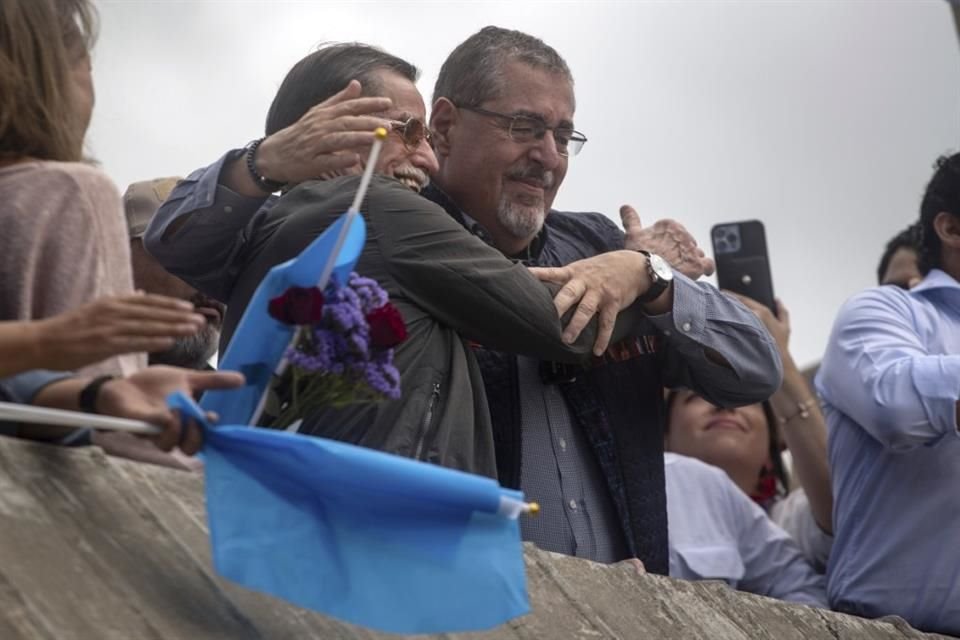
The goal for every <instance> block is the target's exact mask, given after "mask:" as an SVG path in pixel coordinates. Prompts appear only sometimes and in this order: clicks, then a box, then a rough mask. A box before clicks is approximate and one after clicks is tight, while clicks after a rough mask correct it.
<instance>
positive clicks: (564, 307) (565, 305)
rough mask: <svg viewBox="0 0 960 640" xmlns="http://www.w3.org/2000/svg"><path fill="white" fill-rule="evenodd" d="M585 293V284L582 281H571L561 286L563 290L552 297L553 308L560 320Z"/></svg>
mask: <svg viewBox="0 0 960 640" xmlns="http://www.w3.org/2000/svg"><path fill="white" fill-rule="evenodd" d="M586 292H587V283H585V282H584V281H583V280H579V279H577V280H571V281H570V282H568V283H567V284H565V285H563V288H562V289H560V291H558V292H557V295H555V296H554V297H553V306H554V307H556V309H557V315H558V316H559V317H561V318H562V317H563V316H565V315H566V314H567V311H569V310H570V309H572V308H573V305H575V304H577V302H579V301H580V299H581V298H582V297H583V294H584V293H586Z"/></svg>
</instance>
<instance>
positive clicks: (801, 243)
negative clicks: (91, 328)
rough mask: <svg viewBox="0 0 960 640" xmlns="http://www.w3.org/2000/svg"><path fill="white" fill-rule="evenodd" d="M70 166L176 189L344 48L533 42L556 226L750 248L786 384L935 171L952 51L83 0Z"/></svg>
mask: <svg viewBox="0 0 960 640" xmlns="http://www.w3.org/2000/svg"><path fill="white" fill-rule="evenodd" d="M98 7H99V10H100V15H101V34H100V40H99V42H98V44H97V48H96V51H95V57H94V78H95V82H96V89H97V106H96V109H95V111H94V120H93V126H92V129H91V131H90V136H89V138H88V140H89V143H90V144H89V148H90V151H91V152H92V153H93V154H94V155H95V156H96V157H98V158H99V159H100V160H101V161H102V162H103V165H104V168H105V169H106V171H107V172H108V173H109V174H110V175H111V176H112V177H113V178H114V180H116V182H117V183H118V185H120V188H121V189H123V188H125V187H126V185H127V184H128V183H130V182H132V181H135V180H143V179H147V178H153V177H159V176H167V175H185V174H187V173H189V172H190V171H192V170H193V169H195V168H197V167H200V166H203V165H206V164H209V163H210V162H212V161H214V160H216V159H217V158H218V157H219V156H220V155H222V154H223V153H224V152H225V151H226V150H228V149H230V148H233V147H239V146H242V145H244V144H245V143H246V142H248V141H249V140H251V139H253V138H256V137H259V136H260V135H262V131H263V121H264V117H265V115H266V112H267V108H268V106H269V104H270V101H271V99H272V98H273V94H274V92H275V91H276V89H277V87H278V86H279V84H280V81H281V80H282V79H283V76H284V75H285V73H286V72H287V70H288V69H289V68H290V67H291V66H292V65H293V63H294V62H296V61H297V60H298V59H300V58H301V57H302V56H304V55H306V54H307V53H309V52H310V51H311V50H312V49H313V48H314V47H315V46H316V45H317V44H319V43H321V42H324V41H351V40H356V41H361V42H367V43H370V44H375V45H378V46H381V47H383V48H384V49H386V50H388V51H390V52H391V53H394V54H396V55H399V56H401V57H403V58H405V59H407V60H409V61H411V62H413V63H415V64H417V65H418V66H419V67H420V68H421V69H422V70H423V76H422V79H421V82H420V88H421V91H422V92H423V93H424V95H425V97H426V98H427V102H428V104H429V98H430V94H431V92H432V87H433V83H434V81H435V79H436V74H437V72H438V70H439V67H440V64H441V63H442V62H443V59H444V58H445V57H446V55H447V54H448V53H449V52H450V51H451V50H452V49H453V47H455V46H456V45H457V44H458V43H459V42H461V41H462V40H463V39H465V38H466V37H467V36H469V35H470V34H471V33H474V32H475V31H477V30H478V29H480V28H481V27H483V26H485V25H487V24H496V25H499V26H503V27H509V28H515V29H520V30H523V31H526V32H528V33H531V34H534V35H536V36H538V37H541V38H543V39H544V40H545V41H546V42H547V43H548V44H550V45H552V46H553V47H555V48H556V49H557V50H558V51H559V52H560V53H561V54H562V55H563V56H564V57H565V58H566V59H567V62H568V63H569V64H570V67H571V69H572V70H573V73H574V77H575V78H576V91H577V115H576V126H577V128H578V129H579V130H581V131H583V132H584V133H586V134H587V136H588V137H589V139H590V141H589V143H588V144H587V145H586V147H585V148H584V150H583V152H582V153H581V154H580V155H579V156H577V157H576V158H574V159H573V160H572V161H571V167H570V170H569V172H568V174H567V178H566V181H565V182H564V184H563V187H562V188H561V189H560V194H559V196H558V198H557V201H556V203H555V206H556V207H557V208H559V209H566V210H590V211H600V212H602V213H605V214H606V215H608V216H611V217H612V218H614V219H615V220H617V222H618V223H619V216H618V209H619V206H620V205H621V204H624V203H629V204H632V205H634V206H635V207H636V208H637V210H638V211H639V212H640V215H641V218H642V219H643V220H644V221H646V222H653V221H654V220H656V219H658V218H664V217H671V218H675V219H677V220H679V221H681V222H683V223H684V224H685V225H686V226H687V227H688V228H689V229H690V230H691V231H692V232H693V233H694V235H695V236H696V237H697V238H698V240H699V241H700V243H701V245H705V246H709V237H708V235H707V234H708V231H709V229H710V227H711V226H712V225H714V224H716V223H718V222H727V221H735V220H745V219H751V218H758V219H761V220H763V222H764V224H765V225H766V228H767V242H768V245H769V249H770V256H771V258H770V259H771V263H772V267H773V278H774V288H775V290H776V293H777V295H778V296H779V297H781V298H782V299H783V300H784V302H785V304H786V305H787V307H788V308H789V309H790V311H791V315H792V320H793V338H792V339H791V350H792V351H793V353H794V356H795V357H796V359H797V361H798V363H800V364H801V365H804V364H808V363H810V362H813V361H815V360H818V359H819V357H820V354H821V352H822V350H823V348H824V345H825V344H826V340H827V337H828V335H829V331H830V326H831V323H832V320H833V317H834V314H835V312H836V310H837V308H838V307H839V305H840V304H841V303H842V302H843V301H844V300H845V299H846V298H847V297H849V296H850V295H851V294H853V293H855V292H856V291H858V290H860V289H862V288H864V287H866V286H870V285H872V284H873V282H874V278H875V275H874V272H875V269H876V263H877V261H878V260H879V257H880V253H881V250H882V247H883V245H884V244H885V243H886V241H887V240H888V239H889V238H890V237H892V236H893V235H894V233H896V232H897V231H899V230H900V229H901V228H903V227H905V226H906V225H907V224H908V223H909V222H910V221H912V220H913V219H914V218H915V217H916V215H917V210H918V205H919V199H920V196H921V194H922V191H923V187H924V185H925V182H926V180H927V179H928V178H929V176H930V174H931V172H932V169H931V165H932V163H933V160H934V159H935V158H936V156H937V155H939V154H941V153H943V152H946V151H950V150H955V149H956V148H957V147H958V144H957V140H958V134H960V77H958V76H960V48H958V45H957V40H956V36H955V35H954V32H953V23H952V19H951V17H950V12H949V9H948V6H947V4H946V3H944V2H941V1H940V0H902V1H898V0H887V1H852V0H848V1H846V2H827V1H814V0H809V1H802V2H801V1H794V2H788V1H769V2H762V1H760V0H755V1H740V2H737V1H727V2H720V1H706V0H704V1H700V2H694V1H679V0H678V1H674V2H590V3H586V2H583V3H573V2H563V3H561V2H557V3H548V2H520V1H515V2H470V3H466V2H447V3H437V2H430V3H427V2H357V1H354V2H344V3H338V2H323V3H320V2H227V1H221V2H173V1H168V2H139V1H134V0H129V1H119V0H114V1H110V0H101V1H100V2H99V3H98Z"/></svg>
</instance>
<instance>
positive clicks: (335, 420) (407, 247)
mask: <svg viewBox="0 0 960 640" xmlns="http://www.w3.org/2000/svg"><path fill="white" fill-rule="evenodd" d="M358 183H359V178H357V177H344V178H338V179H335V180H327V181H311V182H306V183H302V184H300V185H298V186H297V187H296V188H295V189H293V190H291V191H290V192H289V193H287V194H285V195H284V196H283V197H282V198H281V199H280V201H279V202H278V203H277V204H276V206H275V207H274V208H273V209H272V210H271V211H270V213H269V214H268V215H267V216H266V218H264V220H263V222H262V223H261V224H259V225H257V226H256V227H255V228H254V229H252V230H251V236H250V237H249V238H248V241H247V242H246V248H245V253H244V255H243V256H241V261H240V263H241V264H242V265H243V267H242V268H241V271H240V273H239V274H238V277H237V280H236V284H235V286H234V287H233V290H232V293H231V296H230V300H229V301H228V317H227V319H226V322H225V327H226V328H227V330H229V328H231V327H235V326H236V322H237V321H238V320H239V317H240V315H241V314H242V312H243V310H244V309H245V307H246V305H247V303H248V302H249V300H250V298H251V297H252V295H253V293H254V291H255V289H256V287H257V285H258V284H259V282H260V280H261V279H262V278H263V276H264V275H265V274H266V273H267V271H269V269H270V268H271V267H273V266H274V265H276V264H279V263H281V262H283V261H285V260H288V259H290V258H292V257H294V256H296V255H297V254H299V253H300V251H302V250H303V249H304V248H305V247H306V246H307V245H308V244H309V243H310V242H311V241H312V240H313V239H314V238H316V237H317V235H319V234H320V233H322V232H323V231H324V230H325V229H326V228H327V227H328V226H329V225H330V224H332V223H333V222H334V221H335V220H336V219H337V218H338V217H339V216H340V215H341V214H343V213H344V212H345V211H346V210H347V208H348V207H349V206H350V203H351V201H352V199H353V196H354V193H355V191H356V188H357V185H358ZM361 213H362V214H363V217H364V220H365V222H366V224H367V241H366V245H365V247H364V250H363V253H362V255H361V257H360V260H359V262H358V263H357V267H356V271H357V272H358V273H359V274H360V275H362V276H366V277H368V278H373V279H375V280H377V281H378V282H379V283H380V286H382V287H383V288H384V289H386V291H387V292H388V293H389V294H390V299H391V302H393V304H394V305H396V307H397V308H398V309H399V310H400V311H401V313H402V314H403V317H404V320H405V321H406V324H407V330H408V338H407V340H406V341H405V342H404V343H402V344H401V345H400V346H399V347H398V348H397V351H396V354H395V364H396V366H397V368H398V369H399V371H400V374H401V388H402V397H401V399H399V400H396V401H386V402H381V403H378V404H375V405H373V404H368V405H356V406H351V407H347V408H344V409H340V410H333V409H330V410H324V411H320V412H317V413H315V414H313V415H309V416H304V422H303V425H302V426H301V427H300V431H301V432H302V433H309V434H314V435H318V436H323V437H326V438H333V439H336V440H342V441H345V442H351V443H354V444H358V445H362V446H365V447H370V448H373V449H380V450H383V451H389V452H391V453H396V454H399V455H403V456H407V457H411V458H417V459H420V460H425V461H429V462H433V463H436V464H440V465H443V466H446V467H453V468H456V469H462V470H465V471H470V472H473V473H479V474H483V475H487V476H491V477H495V476H496V465H495V464H494V449H493V437H492V430H491V425H490V414H489V411H488V409H487V401H486V397H485V395H484V390H483V381H482V379H481V377H480V371H479V369H478V367H477V363H476V360H475V358H474V355H473V353H472V350H471V348H470V347H469V345H468V343H467V341H470V340H472V341H476V342H478V343H480V344H482V345H484V346H485V347H488V348H491V349H496V350H500V351H508V352H513V353H517V354H523V355H529V356H534V357H538V358H542V359H544V360H554V361H561V362H581V361H583V360H584V359H586V358H587V357H589V355H590V349H591V347H592V345H593V342H594V339H595V337H596V320H594V321H593V322H591V324H590V326H589V327H588V328H587V329H586V330H584V332H583V333H582V334H581V335H580V337H579V339H578V340H577V342H576V343H575V344H572V345H565V344H564V343H563V342H562V340H561V332H562V324H561V320H560V318H558V317H557V313H556V309H555V307H554V304H553V294H554V293H555V292H556V290H557V287H555V286H553V285H545V284H542V283H540V282H539V281H538V280H536V279H535V278H534V277H533V276H532V275H531V274H530V272H529V271H528V270H527V268H526V267H524V266H523V265H521V264H518V263H516V262H513V261H511V260H509V259H507V258H505V257H504V256H503V254H501V253H500V252H499V251H497V250H496V249H494V248H492V247H490V246H488V245H487V244H485V243H484V242H483V241H482V240H480V239H479V238H476V237H474V236H473V235H471V234H470V233H469V232H468V231H467V230H466V229H464V228H463V227H462V226H461V225H460V224H458V223H457V222H456V221H455V220H453V219H452V218H451V217H450V216H449V215H448V214H447V213H446V212H445V211H444V210H443V209H442V208H441V207H439V206H438V205H436V204H434V203H432V202H430V201H429V200H426V199H425V198H422V197H421V196H419V195H417V194H415V193H414V192H412V191H411V190H410V189H408V188H407V187H405V186H403V185H402V184H400V183H399V182H397V181H395V180H393V179H390V178H385V177H375V178H374V180H373V181H372V182H371V184H370V189H369V191H368V193H367V197H366V199H365V200H364V203H363V206H362V207H361ZM641 317H642V313H641V311H640V309H639V307H638V306H637V305H634V306H633V307H631V308H629V309H627V310H626V311H624V312H622V313H621V314H620V316H619V317H618V320H617V328H616V329H615V331H614V340H617V339H619V338H622V337H625V336H626V335H628V333H629V331H628V328H629V327H631V326H636V325H637V324H638V321H639V319H640V318H641Z"/></svg>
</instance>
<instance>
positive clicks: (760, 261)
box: [710, 220, 777, 315]
mask: <svg viewBox="0 0 960 640" xmlns="http://www.w3.org/2000/svg"><path fill="white" fill-rule="evenodd" d="M710 240H711V242H712V243H713V256H714V259H715V260H716V263H717V284H719V286H720V288H721V289H726V290H728V291H733V292H735V293H739V294H742V295H745V296H748V297H750V298H753V299H754V300H756V301H757V302H759V303H760V304H762V305H765V306H766V307H769V308H770V310H771V311H773V314H774V315H776V314H777V303H776V302H774V299H773V278H771V276H770V258H769V256H768V255H767V238H766V234H765V233H764V231H763V223H762V222H760V221H759V220H746V221H744V222H724V223H723V224H718V225H714V227H713V228H712V229H711V230H710Z"/></svg>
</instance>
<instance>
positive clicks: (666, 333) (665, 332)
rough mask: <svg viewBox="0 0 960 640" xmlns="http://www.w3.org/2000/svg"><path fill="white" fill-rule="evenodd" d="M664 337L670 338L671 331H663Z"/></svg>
mask: <svg viewBox="0 0 960 640" xmlns="http://www.w3.org/2000/svg"><path fill="white" fill-rule="evenodd" d="M663 335H665V336H667V337H669V336H670V329H664V330H663Z"/></svg>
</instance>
